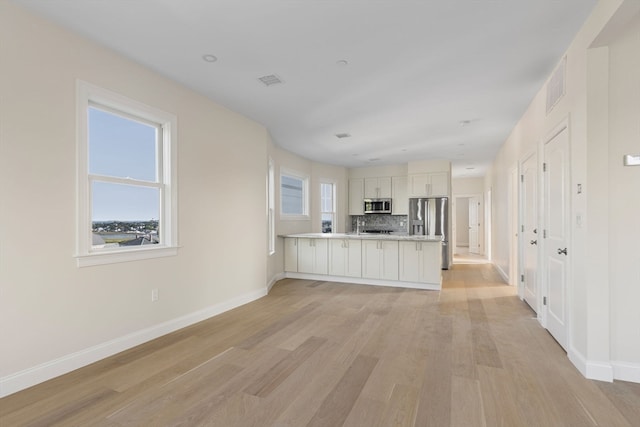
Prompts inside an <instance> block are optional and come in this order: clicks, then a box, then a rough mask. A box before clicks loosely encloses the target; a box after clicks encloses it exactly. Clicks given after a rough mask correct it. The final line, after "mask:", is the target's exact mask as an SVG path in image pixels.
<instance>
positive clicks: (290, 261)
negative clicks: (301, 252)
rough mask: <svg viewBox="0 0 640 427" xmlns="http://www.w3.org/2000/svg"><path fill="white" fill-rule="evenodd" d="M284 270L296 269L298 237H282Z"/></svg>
mask: <svg viewBox="0 0 640 427" xmlns="http://www.w3.org/2000/svg"><path fill="white" fill-rule="evenodd" d="M284 271H292V272H294V273H295V272H297V271H298V239H296V238H295V237H285V239H284Z"/></svg>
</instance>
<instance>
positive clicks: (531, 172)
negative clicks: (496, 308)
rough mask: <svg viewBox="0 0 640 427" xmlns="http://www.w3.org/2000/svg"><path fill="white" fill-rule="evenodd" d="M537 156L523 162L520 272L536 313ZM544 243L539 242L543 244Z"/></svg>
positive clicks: (525, 296)
mask: <svg viewBox="0 0 640 427" xmlns="http://www.w3.org/2000/svg"><path fill="white" fill-rule="evenodd" d="M537 171H538V155H537V153H535V152H534V153H532V154H530V155H529V156H527V157H525V158H524V160H523V161H522V162H521V165H520V199H521V203H520V209H521V212H520V253H521V256H522V258H521V272H522V277H523V278H524V281H523V282H522V283H521V289H520V291H521V292H519V293H520V295H521V296H522V298H523V299H524V300H525V302H526V303H527V304H529V306H530V307H531V308H532V309H533V311H535V312H536V313H539V312H540V308H539V306H538V304H539V301H538V295H539V293H540V292H539V290H538V289H539V285H538V247H539V245H538V243H539V242H540V240H541V238H542V233H538V229H539V226H538V173H537ZM541 244H542V243H541V242H540V245H541Z"/></svg>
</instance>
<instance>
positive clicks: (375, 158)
mask: <svg viewBox="0 0 640 427" xmlns="http://www.w3.org/2000/svg"><path fill="white" fill-rule="evenodd" d="M379 160H380V159H379V158H378V157H374V158H372V159H369V161H370V162H377V161H379Z"/></svg>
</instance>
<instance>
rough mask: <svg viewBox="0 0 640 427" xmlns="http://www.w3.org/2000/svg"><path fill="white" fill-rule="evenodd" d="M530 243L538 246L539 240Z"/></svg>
mask: <svg viewBox="0 0 640 427" xmlns="http://www.w3.org/2000/svg"><path fill="white" fill-rule="evenodd" d="M529 243H530V244H532V245H537V244H538V241H537V240H532V241H530V242H529Z"/></svg>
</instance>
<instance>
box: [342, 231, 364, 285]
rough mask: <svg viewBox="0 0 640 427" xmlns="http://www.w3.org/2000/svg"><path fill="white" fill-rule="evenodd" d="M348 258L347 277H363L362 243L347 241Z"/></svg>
mask: <svg viewBox="0 0 640 427" xmlns="http://www.w3.org/2000/svg"><path fill="white" fill-rule="evenodd" d="M345 245H346V246H347V247H346V248H345V253H346V256H347V259H346V262H345V265H346V271H345V276H348V277H362V241H360V240H345Z"/></svg>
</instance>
